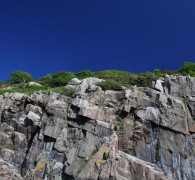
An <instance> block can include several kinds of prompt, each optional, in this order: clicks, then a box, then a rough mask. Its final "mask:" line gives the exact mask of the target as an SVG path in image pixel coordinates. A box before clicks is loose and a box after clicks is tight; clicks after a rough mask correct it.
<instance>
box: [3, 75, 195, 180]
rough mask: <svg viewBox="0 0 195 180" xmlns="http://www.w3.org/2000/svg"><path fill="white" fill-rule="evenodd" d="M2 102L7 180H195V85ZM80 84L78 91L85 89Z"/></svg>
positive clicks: (185, 80)
mask: <svg viewBox="0 0 195 180" xmlns="http://www.w3.org/2000/svg"><path fill="white" fill-rule="evenodd" d="M100 81H102V80H100V79H97V78H87V79H84V80H82V81H81V82H80V81H78V80H72V81H71V82H70V83H69V84H68V87H69V88H76V89H75V92H74V95H73V97H71V98H70V97H66V96H62V95H58V94H56V93H54V92H49V93H42V92H39V93H34V94H32V95H31V96H27V95H25V94H19V93H11V94H9V93H5V94H4V95H2V96H0V116H1V123H0V179H2V180H4V179H5V180H7V179H19V180H20V179H33V180H39V179H40V180H41V179H44V180H46V179H49V180H52V179H55V180H58V179H63V180H64V179H67V180H69V179H70V180H72V179H78V180H84V179H86V180H87V179H99V180H100V179H102V180H107V179H119V180H127V179H132V180H142V179H144V180H167V179H177V180H194V179H195V160H194V157H195V78H192V77H184V76H180V77H171V76H169V77H166V78H164V79H159V80H157V81H156V82H154V83H153V85H154V87H153V88H142V87H131V88H130V89H126V88H124V90H123V91H110V90H107V91H103V90H102V89H101V88H100V87H98V86H96V83H97V82H100ZM78 84H79V85H78Z"/></svg>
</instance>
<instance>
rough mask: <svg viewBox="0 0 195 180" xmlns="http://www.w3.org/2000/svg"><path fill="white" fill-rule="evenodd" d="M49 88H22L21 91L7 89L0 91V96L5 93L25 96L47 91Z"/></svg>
mask: <svg viewBox="0 0 195 180" xmlns="http://www.w3.org/2000/svg"><path fill="white" fill-rule="evenodd" d="M50 89H51V88H50V87H39V86H31V87H29V88H23V89H19V88H13V89H8V90H0V95H3V94H4V93H5V92H8V93H15V92H18V93H24V94H27V95H30V94H32V93H35V92H38V91H40V90H41V91H49V90H50Z"/></svg>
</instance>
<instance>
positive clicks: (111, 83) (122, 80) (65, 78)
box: [0, 62, 195, 95]
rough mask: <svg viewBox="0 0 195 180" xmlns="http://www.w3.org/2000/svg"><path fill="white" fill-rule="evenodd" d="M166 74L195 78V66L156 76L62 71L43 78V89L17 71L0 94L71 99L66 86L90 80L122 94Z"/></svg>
mask: <svg viewBox="0 0 195 180" xmlns="http://www.w3.org/2000/svg"><path fill="white" fill-rule="evenodd" d="M167 74H168V75H174V76H178V75H184V76H188V75H190V76H192V77H195V63H192V62H185V63H184V65H183V66H182V67H181V68H180V69H179V70H178V71H172V70H159V69H155V71H154V72H144V73H138V74H134V73H130V72H127V71H117V70H105V71H99V72H91V71H89V70H83V71H80V72H77V73H73V72H67V71H60V72H57V73H55V74H48V75H46V76H43V77H41V78H40V79H39V80H38V81H37V82H38V83H40V84H41V85H42V86H43V87H36V86H35V87H34V86H27V85H26V83H28V82H30V81H35V80H34V78H33V77H32V75H31V74H29V73H28V72H23V71H15V72H12V73H10V79H9V80H8V81H6V82H3V81H0V88H1V90H0V94H3V93H4V92H23V93H29V94H30V93H32V92H36V91H39V90H42V91H49V90H53V91H56V92H58V93H61V94H69V95H71V94H72V93H73V92H72V91H71V92H70V91H69V90H68V89H67V88H64V86H65V85H66V84H67V83H68V82H69V81H70V80H71V79H72V78H78V79H84V78H88V77H97V78H101V79H105V80H106V81H104V82H101V83H98V85H99V86H100V87H102V89H103V90H108V89H112V90H121V89H122V86H126V87H130V86H131V85H137V86H139V87H151V86H152V81H154V80H156V79H158V78H163V77H165V76H166V75H167Z"/></svg>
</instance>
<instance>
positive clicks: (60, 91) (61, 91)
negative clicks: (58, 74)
mask: <svg viewBox="0 0 195 180" xmlns="http://www.w3.org/2000/svg"><path fill="white" fill-rule="evenodd" d="M52 91H54V92H55V93H57V94H61V95H63V96H68V97H72V95H73V94H74V89H69V88H66V87H56V88H53V89H52Z"/></svg>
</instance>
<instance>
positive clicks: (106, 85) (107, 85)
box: [96, 79, 122, 91]
mask: <svg viewBox="0 0 195 180" xmlns="http://www.w3.org/2000/svg"><path fill="white" fill-rule="evenodd" d="M96 85H97V86H100V87H101V88H102V89H103V90H104V91H106V90H115V91H120V90H122V83H120V82H116V81H114V80H111V79H109V80H106V81H102V82H99V83H97V84H96Z"/></svg>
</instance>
